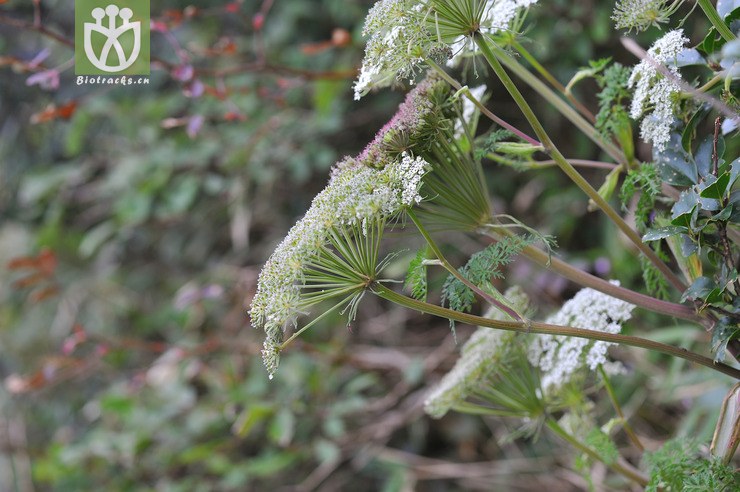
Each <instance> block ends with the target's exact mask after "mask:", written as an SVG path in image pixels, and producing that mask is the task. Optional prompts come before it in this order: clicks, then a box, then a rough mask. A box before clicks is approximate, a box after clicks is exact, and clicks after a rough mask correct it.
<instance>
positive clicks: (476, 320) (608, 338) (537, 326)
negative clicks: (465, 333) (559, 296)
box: [370, 282, 740, 379]
mask: <svg viewBox="0 0 740 492" xmlns="http://www.w3.org/2000/svg"><path fill="white" fill-rule="evenodd" d="M370 289H371V291H372V292H373V293H374V294H375V295H377V296H379V297H382V298H383V299H385V300H387V301H391V302H394V303H396V304H398V305H400V306H404V307H406V308H408V309H412V310H416V311H421V312H422V313H426V314H431V315H432V316H439V317H440V318H446V319H451V320H454V321H458V322H460V323H466V324H469V325H471V326H485V327H487V328H494V329H498V330H505V331H515V332H518V333H539V334H543V335H564V336H569V337H577V338H585V339H588V340H598V341H603V342H610V343H616V344H621V345H628V346H631V347H639V348H643V349H647V350H651V351H654V352H660V353H662V354H666V355H671V356H673V357H678V358H680V359H685V360H688V361H690V362H693V363H695V364H699V365H702V366H704V367H708V368H709V369H713V370H715V371H717V372H721V373H722V374H726V375H727V376H730V377H732V378H735V379H740V369H735V368H734V367H731V366H728V365H727V364H723V363H721V362H715V361H713V360H712V359H710V358H709V357H704V356H703V355H699V354H697V353H695V352H691V351H689V350H686V349H684V348H678V347H674V346H672V345H667V344H665V343H660V342H656V341H654V340H648V339H646V338H640V337H635V336H631V335H622V334H619V333H605V332H602V331H597V330H588V329H584V328H574V327H572V326H560V325H552V324H549V323H542V322H539V321H529V320H527V321H513V320H511V321H502V320H494V319H490V318H484V317H482V316H476V315H474V314H468V313H463V312H460V311H455V310H453V309H448V308H445V307H442V306H437V305H436V304H430V303H428V302H423V301H417V300H416V299H412V298H410V297H408V296H405V295H403V294H399V293H397V292H395V291H393V290H391V289H389V288H388V287H386V286H385V285H382V284H379V283H377V282H375V283H373V284H372V286H371V287H370Z"/></svg>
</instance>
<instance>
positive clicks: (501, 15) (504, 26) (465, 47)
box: [447, 0, 537, 67]
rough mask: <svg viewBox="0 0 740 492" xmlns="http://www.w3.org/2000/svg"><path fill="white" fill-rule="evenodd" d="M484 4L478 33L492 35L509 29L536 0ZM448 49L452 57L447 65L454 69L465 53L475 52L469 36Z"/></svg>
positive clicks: (458, 39)
mask: <svg viewBox="0 0 740 492" xmlns="http://www.w3.org/2000/svg"><path fill="white" fill-rule="evenodd" d="M485 3H486V5H485V7H484V8H483V15H482V16H481V18H480V27H479V31H480V32H481V33H483V34H489V35H494V34H498V33H500V32H502V31H506V30H508V29H510V28H511V26H512V23H513V21H514V20H515V19H516V18H517V17H518V16H519V14H520V13H522V11H523V10H524V9H526V8H527V7H530V6H531V5H534V4H535V3H537V0H487V1H486V2H485ZM450 48H452V55H453V56H452V58H451V59H450V60H449V61H448V62H447V65H449V66H451V67H454V66H456V65H457V64H458V63H459V62H460V60H461V59H462V58H463V56H464V55H465V54H466V53H469V52H472V51H474V50H475V43H474V42H473V40H472V38H470V37H469V36H459V37H458V38H456V39H455V41H454V42H453V43H452V44H451V45H450Z"/></svg>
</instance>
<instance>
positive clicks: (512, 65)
mask: <svg viewBox="0 0 740 492" xmlns="http://www.w3.org/2000/svg"><path fill="white" fill-rule="evenodd" d="M475 41H476V43H477V44H478V46H479V47H481V49H483V48H482V46H481V45H486V50H485V51H483V54H484V56H486V59H487V60H488V55H486V51H487V52H488V53H489V55H490V56H493V55H492V53H491V48H490V47H489V46H488V44H487V43H486V41H485V39H483V38H482V37H481V36H476V37H475ZM494 49H495V50H496V56H497V57H498V59H499V60H500V63H503V64H504V65H506V68H508V69H509V70H511V71H512V72H514V74H516V76H517V77H519V78H520V79H521V80H522V81H523V82H524V83H525V84H527V85H529V86H530V87H531V88H532V89H534V90H535V91H536V92H537V93H538V94H539V95H540V96H542V97H543V98H544V99H545V100H547V102H549V103H550V104H552V105H553V106H554V107H555V109H557V110H558V111H559V112H560V113H561V114H562V115H563V116H564V117H565V118H567V119H568V120H570V122H571V123H573V124H574V125H575V126H576V127H577V128H578V129H579V130H581V132H583V134H584V135H586V136H587V137H588V138H589V139H590V140H591V141H592V142H593V143H595V144H596V145H598V146H599V148H601V150H603V151H604V152H606V153H607V154H608V155H609V156H610V157H611V158H612V159H614V160H615V161H617V162H618V163H620V164H624V163H625V162H627V158H626V157H625V155H624V153H623V152H622V151H621V150H620V149H619V148H618V147H617V146H616V145H614V144H613V143H612V142H609V141H608V140H606V139H605V138H604V137H602V135H601V134H600V133H599V132H598V131H597V130H596V128H594V127H593V125H591V123H589V122H588V121H586V119H585V118H584V117H583V116H581V115H580V114H579V113H578V111H576V110H575V109H573V108H572V107H571V106H570V105H569V104H568V103H567V102H565V101H564V100H563V99H561V98H560V96H558V95H557V94H556V93H555V92H554V91H553V90H552V89H550V88H549V87H548V86H547V84H545V83H544V82H542V81H541V80H540V79H538V78H537V77H535V76H534V75H532V73H530V72H529V70H527V69H526V68H524V67H523V66H522V65H521V64H520V63H519V62H518V61H516V59H514V58H512V57H511V56H510V55H509V54H508V53H506V52H505V51H504V50H502V49H500V48H498V47H494ZM489 63H490V61H489ZM494 71H495V69H494ZM507 77H508V76H507ZM502 82H503V81H502ZM531 124H532V122H531V121H530V125H531ZM535 133H536V130H535ZM538 138H540V137H539V136H538ZM540 140H541V138H540Z"/></svg>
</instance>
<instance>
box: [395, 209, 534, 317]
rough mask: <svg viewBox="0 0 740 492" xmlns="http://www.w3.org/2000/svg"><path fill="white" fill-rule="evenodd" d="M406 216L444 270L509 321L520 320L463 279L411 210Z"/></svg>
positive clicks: (513, 313)
mask: <svg viewBox="0 0 740 492" xmlns="http://www.w3.org/2000/svg"><path fill="white" fill-rule="evenodd" d="M406 213H407V215H408V216H409V218H410V219H411V221H412V222H413V223H414V225H416V228H417V229H419V232H420V233H421V235H422V236H424V239H425V240H426V242H427V244H428V245H429V248H431V250H432V252H433V253H434V256H436V257H437V259H438V260H439V261H440V262H441V263H442V266H443V267H444V269H445V270H447V271H448V272H450V273H451V274H452V275H453V276H454V277H455V278H456V279H458V280H459V281H460V282H462V283H463V284H465V285H466V286H467V287H468V288H469V289H471V290H472V291H473V292H475V293H476V294H478V295H479V296H481V297H482V298H483V299H484V300H485V301H486V302H488V303H490V304H492V305H493V306H496V308H497V309H500V310H501V311H503V312H504V313H506V314H507V315H508V316H509V317H510V318H511V319H515V320H521V319H522V317H521V316H519V314H518V313H517V312H516V311H514V310H513V309H511V308H510V307H509V306H506V305H505V304H503V303H502V302H500V301H499V300H498V299H496V298H494V297H493V296H491V295H490V294H488V293H487V292H485V291H483V290H482V289H481V288H480V287H478V286H477V285H475V284H474V283H472V282H471V281H470V280H468V279H467V278H465V277H464V276H463V275H462V274H461V273H460V272H459V271H458V270H457V268H455V267H454V266H452V264H451V263H450V262H449V261H447V258H445V256H444V255H443V254H442V250H440V249H439V246H437V243H435V242H434V239H432V236H431V235H430V234H429V232H427V230H426V228H425V227H424V225H423V224H422V223H421V221H420V220H419V219H418V218H417V217H416V214H414V212H413V211H412V210H407V211H406Z"/></svg>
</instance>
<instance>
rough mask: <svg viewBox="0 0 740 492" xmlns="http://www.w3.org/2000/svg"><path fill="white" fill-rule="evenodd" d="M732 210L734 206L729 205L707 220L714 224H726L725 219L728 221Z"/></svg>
mask: <svg viewBox="0 0 740 492" xmlns="http://www.w3.org/2000/svg"><path fill="white" fill-rule="evenodd" d="M733 208H734V204H733V203H731V204H729V205H727V206H726V207H725V208H723V209H722V211H721V212H719V213H716V214H714V215H712V216H711V217H710V218H709V220H712V221H715V222H726V221H727V219H729V218H730V217H731V216H732V210H733Z"/></svg>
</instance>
